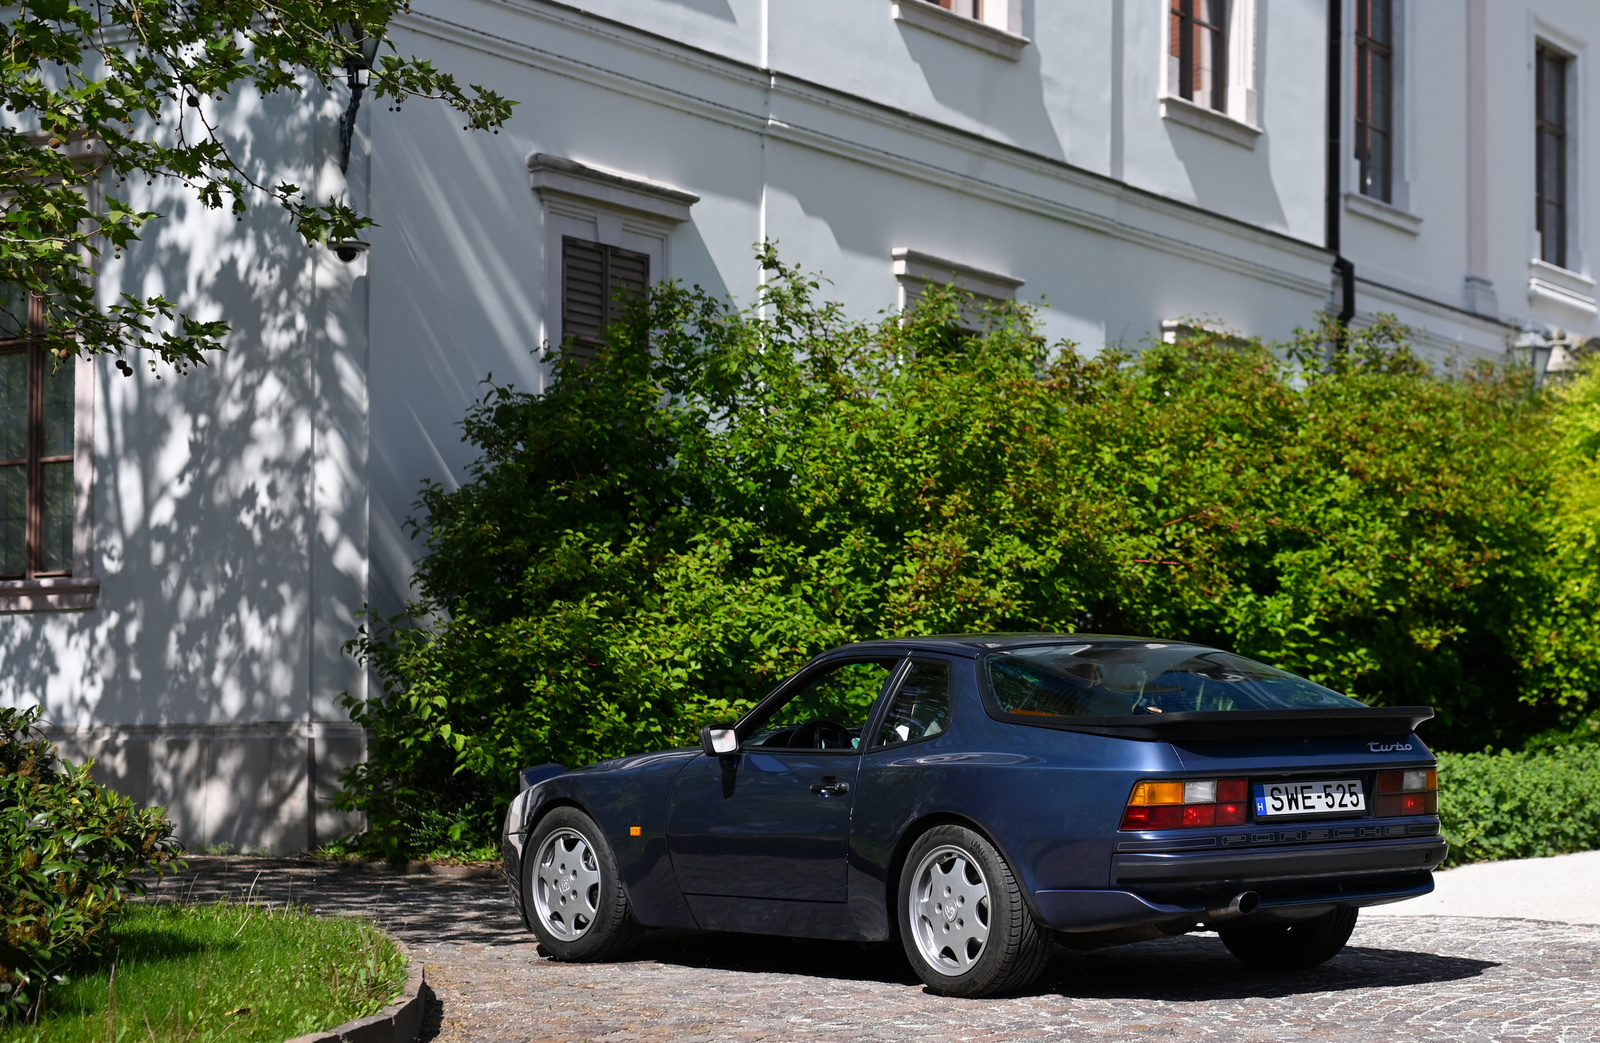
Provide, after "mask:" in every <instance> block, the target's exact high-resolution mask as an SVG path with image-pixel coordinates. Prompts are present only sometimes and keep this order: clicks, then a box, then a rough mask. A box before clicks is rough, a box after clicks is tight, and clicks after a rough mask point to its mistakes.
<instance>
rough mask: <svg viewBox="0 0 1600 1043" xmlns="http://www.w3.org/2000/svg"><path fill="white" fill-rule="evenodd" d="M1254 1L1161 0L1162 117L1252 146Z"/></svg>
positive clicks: (1254, 133) (1254, 130) (1255, 133)
mask: <svg viewBox="0 0 1600 1043" xmlns="http://www.w3.org/2000/svg"><path fill="white" fill-rule="evenodd" d="M1256 2H1257V0H1163V3H1165V4H1166V18H1165V23H1166V30H1165V47H1164V57H1165V70H1164V75H1163V85H1162V92H1161V94H1162V107H1161V114H1162V116H1163V117H1165V118H1167V119H1170V120H1172V121H1173V122H1176V123H1182V124H1186V125H1188V126H1191V127H1194V128H1195V129H1197V130H1203V131H1207V132H1209V133H1212V134H1216V135H1218V136H1220V137H1224V138H1227V139H1228V140H1230V141H1233V142H1235V143H1236V144H1241V145H1245V146H1247V147H1254V145H1255V139H1256V138H1257V137H1259V136H1260V134H1261V130H1260V128H1259V127H1257V126H1256V121H1257V120H1256V53H1255V52H1256Z"/></svg>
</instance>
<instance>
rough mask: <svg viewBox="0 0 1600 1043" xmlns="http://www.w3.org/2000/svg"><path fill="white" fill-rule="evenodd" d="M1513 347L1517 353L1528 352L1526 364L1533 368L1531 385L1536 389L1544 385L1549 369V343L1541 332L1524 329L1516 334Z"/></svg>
mask: <svg viewBox="0 0 1600 1043" xmlns="http://www.w3.org/2000/svg"><path fill="white" fill-rule="evenodd" d="M1515 346H1516V348H1517V349H1518V350H1519V351H1526V352H1528V362H1529V363H1531V364H1532V366H1533V383H1534V386H1535V387H1537V386H1539V385H1540V384H1543V383H1544V375H1545V372H1546V371H1547V370H1549V368H1550V350H1551V348H1550V341H1549V339H1548V338H1546V337H1545V335H1544V331H1543V330H1536V329H1525V330H1523V331H1522V332H1521V333H1519V334H1517V339H1516V341H1515Z"/></svg>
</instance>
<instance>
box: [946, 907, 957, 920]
mask: <svg viewBox="0 0 1600 1043" xmlns="http://www.w3.org/2000/svg"><path fill="white" fill-rule="evenodd" d="M944 918H945V919H946V920H954V919H955V918H956V907H955V906H953V905H947V906H945V907H944Z"/></svg>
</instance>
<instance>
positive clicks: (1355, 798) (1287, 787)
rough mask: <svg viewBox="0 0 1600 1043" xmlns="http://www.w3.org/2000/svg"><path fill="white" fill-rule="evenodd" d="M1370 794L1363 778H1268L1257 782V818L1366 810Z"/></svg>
mask: <svg viewBox="0 0 1600 1043" xmlns="http://www.w3.org/2000/svg"><path fill="white" fill-rule="evenodd" d="M1366 807H1367V798H1366V794H1364V793H1362V792H1361V783H1360V781H1359V780H1354V779H1343V780H1340V781H1338V782H1266V783H1259V784H1257V786H1256V818H1258V819H1264V818H1289V817H1292V816H1296V815H1329V814H1340V813H1343V812H1350V811H1365V810H1366Z"/></svg>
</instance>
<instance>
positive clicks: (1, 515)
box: [0, 464, 28, 576]
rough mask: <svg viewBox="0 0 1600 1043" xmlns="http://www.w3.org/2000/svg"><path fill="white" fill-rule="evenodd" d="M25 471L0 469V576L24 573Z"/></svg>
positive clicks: (19, 468) (25, 549) (26, 517)
mask: <svg viewBox="0 0 1600 1043" xmlns="http://www.w3.org/2000/svg"><path fill="white" fill-rule="evenodd" d="M27 538H28V472H27V468H25V467H23V466H21V465H20V464H18V465H14V466H11V467H0V576H21V575H23V574H24V573H25V572H26V571H27V567H28V566H27V561H28V558H27V554H28V550H27Z"/></svg>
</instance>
